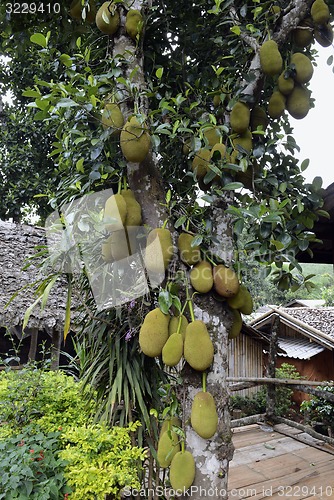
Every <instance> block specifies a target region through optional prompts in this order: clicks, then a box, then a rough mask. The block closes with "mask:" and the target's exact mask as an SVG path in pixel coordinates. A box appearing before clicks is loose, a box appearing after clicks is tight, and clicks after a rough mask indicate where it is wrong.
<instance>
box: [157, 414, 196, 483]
mask: <svg viewBox="0 0 334 500" xmlns="http://www.w3.org/2000/svg"><path fill="white" fill-rule="evenodd" d="M175 427H181V421H180V419H179V418H177V417H169V418H167V419H166V420H165V421H164V422H163V424H162V426H161V430H160V436H159V441H158V449H157V459H158V463H159V465H160V467H162V468H163V469H165V468H167V467H169V479H170V483H171V487H172V488H173V490H174V491H186V490H187V489H188V488H190V486H191V485H192V484H193V482H194V479H195V473H196V468H195V460H194V457H193V456H192V454H191V453H190V451H187V450H184V449H183V448H182V449H181V446H180V440H179V437H178V434H177V433H176V432H175V430H174V429H173V428H175Z"/></svg>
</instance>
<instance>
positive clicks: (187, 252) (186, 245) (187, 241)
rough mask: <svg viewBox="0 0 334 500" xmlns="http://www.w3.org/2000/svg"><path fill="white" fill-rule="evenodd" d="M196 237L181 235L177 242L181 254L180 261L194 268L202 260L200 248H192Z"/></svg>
mask: <svg viewBox="0 0 334 500" xmlns="http://www.w3.org/2000/svg"><path fill="white" fill-rule="evenodd" d="M193 240H194V236H192V235H191V234H188V233H181V234H180V236H179V237H178V240H177V246H178V249H179V252H180V259H181V260H182V262H184V263H185V264H187V265H188V266H192V265H193V264H196V263H197V262H199V261H200V260H201V250H200V246H199V245H196V246H194V247H192V246H191V243H192V241H193Z"/></svg>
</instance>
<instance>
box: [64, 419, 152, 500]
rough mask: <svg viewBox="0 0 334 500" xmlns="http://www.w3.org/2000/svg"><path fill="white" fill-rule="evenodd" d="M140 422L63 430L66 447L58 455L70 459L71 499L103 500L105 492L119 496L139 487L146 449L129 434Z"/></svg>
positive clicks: (68, 476)
mask: <svg viewBox="0 0 334 500" xmlns="http://www.w3.org/2000/svg"><path fill="white" fill-rule="evenodd" d="M139 425H140V424H139V423H138V422H135V423H132V424H130V425H129V427H112V428H111V429H108V428H106V427H103V426H101V425H98V424H90V425H87V426H81V427H78V428H76V429H75V428H72V429H68V431H67V432H65V433H63V435H62V441H63V442H64V445H65V446H66V447H65V449H63V450H62V451H61V452H60V453H59V455H60V457H61V458H62V459H63V460H66V461H67V466H66V467H65V477H66V478H67V482H68V484H69V486H70V487H71V488H72V489H73V490H74V492H73V493H72V494H71V495H70V497H69V499H71V500H104V499H105V495H106V494H112V495H115V498H118V495H119V494H120V491H121V489H122V488H126V489H129V490H130V489H139V488H140V482H139V479H138V471H140V470H141V462H142V461H143V460H144V459H145V457H146V452H145V451H144V450H143V449H142V448H137V447H134V446H132V444H131V437H130V433H131V432H133V431H136V429H137V428H138V426H139Z"/></svg>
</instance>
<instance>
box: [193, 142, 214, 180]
mask: <svg viewBox="0 0 334 500" xmlns="http://www.w3.org/2000/svg"><path fill="white" fill-rule="evenodd" d="M210 158H211V153H210V151H209V150H208V149H204V148H203V149H199V150H198V151H197V153H195V156H194V159H193V161H192V164H191V168H192V170H193V172H194V173H195V175H196V177H197V179H204V177H205V176H206V174H207V173H208V172H209V170H210V169H209V164H210Z"/></svg>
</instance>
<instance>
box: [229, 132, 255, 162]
mask: <svg viewBox="0 0 334 500" xmlns="http://www.w3.org/2000/svg"><path fill="white" fill-rule="evenodd" d="M233 146H234V148H235V150H236V151H238V150H239V146H240V148H242V149H245V150H246V151H248V152H250V151H251V150H252V149H253V140H252V133H251V131H250V130H249V129H247V130H246V132H244V133H243V134H239V136H238V137H235V138H234V139H233ZM232 155H233V153H232ZM232 155H231V156H232Z"/></svg>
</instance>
